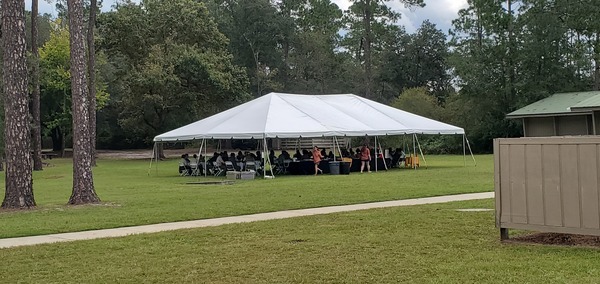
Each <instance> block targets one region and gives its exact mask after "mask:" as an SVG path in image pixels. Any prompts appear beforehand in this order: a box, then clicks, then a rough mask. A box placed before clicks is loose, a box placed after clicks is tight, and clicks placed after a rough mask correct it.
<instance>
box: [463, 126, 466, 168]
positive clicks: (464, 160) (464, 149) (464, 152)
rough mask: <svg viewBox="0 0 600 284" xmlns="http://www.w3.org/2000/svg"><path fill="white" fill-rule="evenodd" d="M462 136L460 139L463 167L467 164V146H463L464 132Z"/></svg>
mask: <svg viewBox="0 0 600 284" xmlns="http://www.w3.org/2000/svg"><path fill="white" fill-rule="evenodd" d="M462 138H463V139H462V142H463V162H464V164H465V167H466V166H467V148H466V146H465V138H466V137H465V135H464V134H463V137H462Z"/></svg>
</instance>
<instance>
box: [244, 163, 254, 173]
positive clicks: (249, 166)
mask: <svg viewBox="0 0 600 284" xmlns="http://www.w3.org/2000/svg"><path fill="white" fill-rule="evenodd" d="M245 169H246V171H254V172H256V163H254V161H247V162H246V167H245Z"/></svg>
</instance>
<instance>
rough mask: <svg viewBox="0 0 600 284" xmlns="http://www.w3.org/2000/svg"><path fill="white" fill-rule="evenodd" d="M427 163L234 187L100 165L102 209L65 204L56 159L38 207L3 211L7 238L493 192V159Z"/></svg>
mask: <svg viewBox="0 0 600 284" xmlns="http://www.w3.org/2000/svg"><path fill="white" fill-rule="evenodd" d="M427 158H428V159H427V161H428V164H429V168H428V169H425V168H421V169H418V170H411V169H401V170H391V171H388V172H385V171H382V172H378V173H371V174H367V173H365V174H360V173H352V174H350V175H348V176H343V175H339V176H330V175H323V176H317V177H315V176H282V177H277V178H275V179H271V180H263V179H259V180H252V181H239V182H236V183H235V184H234V185H189V184H185V183H186V182H192V181H203V180H206V179H205V178H203V177H202V178H198V177H179V176H178V174H177V164H178V160H170V161H167V162H160V164H159V165H158V170H156V168H153V169H152V171H151V175H150V176H148V167H149V161H148V160H108V159H107V160H99V161H98V167H96V168H94V182H95V186H96V190H97V192H98V195H99V196H100V198H101V199H102V204H100V205H91V206H78V207H72V206H65V204H66V202H67V200H68V199H69V196H70V193H71V188H72V165H71V162H70V160H66V159H53V160H51V163H52V165H51V166H50V167H47V168H45V169H44V171H42V172H35V173H34V183H33V184H34V194H35V198H36V201H37V204H38V209H35V210H31V211H9V212H6V211H4V212H1V211H0V228H2V230H0V238H6V237H17V236H29V235H40V234H50V233H59V232H72V231H82V230H91V229H102V228H114V227H123V226H132V225H142V224H153V223H160V222H170V221H181V220H193V219H204V218H214V217H223V216H234V215H242V214H251V213H258V212H270V211H277V210H285V209H298V208H309V207H320V206H328V205H340V204H353V203H363V202H370V201H382V200H394V199H407V198H416V197H425V196H437V195H447V194H458V193H470V192H483V191H492V190H493V162H492V156H491V155H485V156H477V160H478V165H477V167H474V166H473V163H472V161H470V160H467V165H468V166H467V167H464V166H463V157H462V156H428V157H427ZM213 179H214V178H213ZM220 179H222V178H220ZM0 182H2V184H3V183H4V181H3V177H2V179H0ZM3 195H4V191H2V193H0V197H1V198H3Z"/></svg>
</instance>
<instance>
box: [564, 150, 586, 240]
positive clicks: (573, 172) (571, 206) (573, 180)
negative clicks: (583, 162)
mask: <svg viewBox="0 0 600 284" xmlns="http://www.w3.org/2000/svg"><path fill="white" fill-rule="evenodd" d="M578 147H579V146H577V145H561V146H560V170H561V179H560V185H561V193H562V195H561V196H562V201H563V202H562V209H563V221H564V223H563V224H564V226H566V227H572V228H578V227H581V202H580V199H579V178H578V177H579V171H578V165H577V164H578V162H577V159H578V158H579V156H578V154H577V148H578Z"/></svg>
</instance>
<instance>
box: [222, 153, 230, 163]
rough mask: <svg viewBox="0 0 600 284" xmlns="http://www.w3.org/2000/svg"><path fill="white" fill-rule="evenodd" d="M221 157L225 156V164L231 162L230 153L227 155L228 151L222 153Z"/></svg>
mask: <svg viewBox="0 0 600 284" xmlns="http://www.w3.org/2000/svg"><path fill="white" fill-rule="evenodd" d="M221 156H223V161H224V162H227V161H229V153H227V151H223V153H221Z"/></svg>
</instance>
